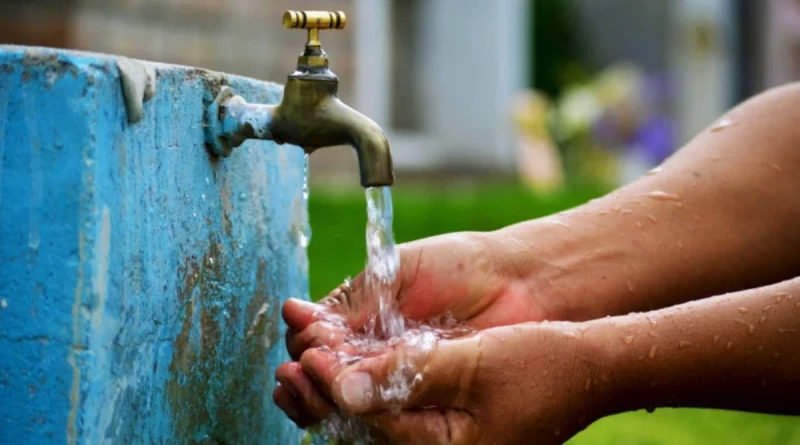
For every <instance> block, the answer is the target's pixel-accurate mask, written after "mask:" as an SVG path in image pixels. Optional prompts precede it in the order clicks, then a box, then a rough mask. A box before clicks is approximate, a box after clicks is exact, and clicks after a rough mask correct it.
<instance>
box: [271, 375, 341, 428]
mask: <svg viewBox="0 0 800 445" xmlns="http://www.w3.org/2000/svg"><path fill="white" fill-rule="evenodd" d="M275 376H276V378H277V380H278V382H280V384H281V385H283V386H284V387H286V388H287V389H288V390H290V392H291V393H292V394H291V395H292V396H293V398H294V400H295V408H296V409H297V412H298V414H300V415H303V414H307V416H305V417H308V418H309V420H308V422H307V424H313V423H317V422H319V421H321V420H322V419H325V418H327V417H328V416H329V415H330V413H331V412H332V411H333V405H332V404H331V403H330V402H329V400H326V399H325V397H324V395H323V394H322V393H321V392H320V391H319V389H317V387H316V386H315V385H314V383H313V382H312V380H311V379H310V378H309V377H308V376H307V375H306V374H305V373H304V372H303V369H302V367H301V366H300V364H299V363H297V362H290V363H284V364H282V365H281V366H279V367H278V369H277V370H276V371H275ZM299 417H300V416H299Z"/></svg>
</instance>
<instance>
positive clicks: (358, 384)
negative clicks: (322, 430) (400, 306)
mask: <svg viewBox="0 0 800 445" xmlns="http://www.w3.org/2000/svg"><path fill="white" fill-rule="evenodd" d="M477 338H478V336H475V337H471V338H463V339H458V340H442V341H439V342H438V343H436V344H435V345H434V346H433V347H430V348H428V347H425V348H423V347H421V346H420V345H419V344H411V343H406V344H404V345H400V346H398V347H397V348H396V349H394V350H392V351H389V352H387V353H384V354H382V355H379V356H375V357H370V358H364V359H363V360H360V361H358V362H356V363H354V364H352V365H350V366H347V367H346V368H345V369H343V370H341V371H340V370H339V369H337V368H340V366H338V362H337V361H336V358H335V355H334V354H332V353H330V352H324V351H321V350H309V351H308V352H306V353H305V354H303V357H302V358H301V363H302V365H303V369H304V371H305V372H306V373H307V374H308V375H310V376H311V377H312V378H313V379H314V380H315V381H317V384H318V386H319V387H320V389H321V390H322V391H323V392H325V393H327V394H328V395H329V397H332V399H333V400H334V401H335V402H336V404H337V405H339V406H341V407H342V408H343V409H345V410H346V411H348V412H350V413H353V414H361V413H368V412H373V411H380V410H387V409H391V408H396V407H402V408H420V407H425V406H446V407H453V408H463V407H464V406H465V405H466V403H467V401H468V396H469V393H470V390H471V384H472V377H473V376H474V372H475V369H476V367H477V365H478V359H479V357H480V341H479V340H476V339H477Z"/></svg>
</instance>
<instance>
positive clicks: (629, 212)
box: [621, 209, 633, 215]
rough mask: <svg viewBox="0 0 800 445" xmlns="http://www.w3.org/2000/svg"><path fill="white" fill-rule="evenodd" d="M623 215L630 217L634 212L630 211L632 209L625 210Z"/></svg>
mask: <svg viewBox="0 0 800 445" xmlns="http://www.w3.org/2000/svg"><path fill="white" fill-rule="evenodd" d="M621 213H622V214H623V215H630V214H631V213H633V211H632V210H630V209H624V210H622V212H621Z"/></svg>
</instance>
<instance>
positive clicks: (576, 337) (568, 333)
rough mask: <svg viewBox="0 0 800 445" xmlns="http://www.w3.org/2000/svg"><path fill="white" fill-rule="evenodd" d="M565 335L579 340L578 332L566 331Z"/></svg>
mask: <svg viewBox="0 0 800 445" xmlns="http://www.w3.org/2000/svg"><path fill="white" fill-rule="evenodd" d="M564 337H567V338H569V339H570V340H577V339H578V334H576V333H574V332H564Z"/></svg>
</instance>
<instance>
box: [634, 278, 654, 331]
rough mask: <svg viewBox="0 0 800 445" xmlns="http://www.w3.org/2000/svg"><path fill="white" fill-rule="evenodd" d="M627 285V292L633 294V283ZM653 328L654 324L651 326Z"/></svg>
mask: <svg viewBox="0 0 800 445" xmlns="http://www.w3.org/2000/svg"><path fill="white" fill-rule="evenodd" d="M627 283H628V290H629V291H630V292H633V289H634V288H633V283H631V282H630V281H627ZM651 323H653V322H651ZM653 326H655V324H653Z"/></svg>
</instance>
